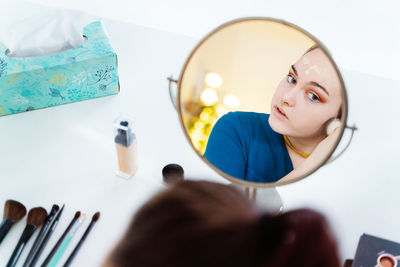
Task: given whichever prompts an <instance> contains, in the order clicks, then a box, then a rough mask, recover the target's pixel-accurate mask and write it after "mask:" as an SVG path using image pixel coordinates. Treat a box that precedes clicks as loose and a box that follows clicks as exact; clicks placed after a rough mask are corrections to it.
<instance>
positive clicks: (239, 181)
mask: <svg viewBox="0 0 400 267" xmlns="http://www.w3.org/2000/svg"><path fill="white" fill-rule="evenodd" d="M260 20H261V21H268V22H275V23H280V24H282V25H285V26H288V27H291V28H293V29H295V30H297V31H299V32H301V33H303V34H305V35H307V36H308V37H309V38H310V39H311V40H313V41H314V42H315V43H316V45H318V46H319V47H320V48H321V49H322V50H323V51H324V53H325V54H326V55H327V56H328V58H329V60H330V61H331V63H332V65H333V67H334V68H335V70H336V72H337V74H338V76H339V80H340V84H341V86H342V96H343V103H342V119H341V122H342V125H341V126H340V128H339V131H340V134H339V138H338V139H337V140H336V142H335V144H334V146H333V147H332V148H331V149H330V151H329V152H328V153H327V154H326V156H325V158H323V159H322V161H320V165H316V167H315V168H312V169H310V171H308V172H306V173H305V174H304V175H299V177H296V178H293V179H291V180H289V181H284V182H279V181H277V182H275V183H255V182H248V181H245V180H242V179H239V178H236V177H234V176H231V175H229V174H228V173H225V172H223V171H221V170H220V169H218V168H217V167H216V166H214V164H212V163H211V162H209V161H208V160H207V159H206V158H205V157H204V156H203V155H201V154H200V153H199V151H198V150H197V149H196V148H195V147H194V145H193V143H192V140H191V138H190V136H189V133H188V131H187V129H186V128H185V125H184V122H183V117H182V112H181V110H182V106H181V100H180V99H181V89H182V88H181V85H182V78H183V76H184V75H185V72H186V69H187V66H188V64H189V62H190V60H191V59H192V57H193V55H194V54H195V53H196V52H197V51H198V50H199V48H200V47H201V46H202V45H203V43H205V42H206V41H207V40H208V39H210V38H211V37H212V36H213V35H214V34H216V33H218V32H219V31H221V30H222V29H225V28H227V27H229V26H232V25H234V24H237V23H241V22H246V21H260ZM176 103H177V112H178V116H179V122H180V125H181V128H182V130H183V132H184V134H185V137H186V139H187V141H188V142H189V144H190V146H191V147H192V149H193V150H194V151H195V153H196V154H197V155H198V156H199V157H200V158H201V159H202V160H203V161H204V162H205V163H206V164H207V165H208V166H210V167H211V168H212V169H213V170H214V171H216V172H217V173H218V174H219V175H221V176H222V177H224V178H225V179H227V180H228V181H230V182H232V183H235V184H239V185H242V186H246V187H253V188H271V187H276V186H281V185H287V184H291V183H294V182H298V181H300V180H302V179H304V178H306V177H308V176H309V175H311V174H312V173H314V172H315V171H317V170H318V169H319V168H320V167H323V166H324V165H325V164H326V163H327V161H328V160H329V159H330V158H331V156H332V154H333V152H334V151H335V150H336V148H337V147H338V144H339V143H340V141H341V140H342V137H343V132H344V130H345V128H346V123H347V114H348V100H347V91H346V87H345V84H344V81H343V77H342V74H341V72H340V71H339V68H338V66H337V65H336V62H335V61H334V60H333V58H332V56H331V54H330V53H329V51H328V49H327V48H326V47H325V46H324V45H323V44H322V43H321V42H320V41H319V40H318V39H317V38H316V37H314V36H313V35H312V34H311V33H309V32H307V31H306V30H304V29H302V28H300V27H299V26H297V25H294V24H292V23H289V22H287V21H284V20H281V19H274V18H270V17H245V18H239V19H235V20H231V21H228V22H226V23H224V24H222V25H220V26H218V27H217V28H215V29H214V30H212V31H211V32H209V33H208V34H207V35H206V36H205V37H203V38H202V39H201V40H200V41H199V42H198V43H197V45H196V46H195V48H194V49H193V50H192V52H191V53H190V54H189V56H188V57H187V58H186V60H185V63H184V65H183V67H182V70H181V73H180V75H179V79H178V82H177V94H176ZM284 177H286V176H284ZM284 177H282V178H284ZM282 178H281V179H282Z"/></svg>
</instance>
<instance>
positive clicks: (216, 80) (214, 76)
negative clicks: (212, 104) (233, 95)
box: [204, 72, 223, 88]
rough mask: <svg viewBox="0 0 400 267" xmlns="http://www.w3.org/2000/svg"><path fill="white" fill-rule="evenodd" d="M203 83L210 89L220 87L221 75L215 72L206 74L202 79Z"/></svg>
mask: <svg viewBox="0 0 400 267" xmlns="http://www.w3.org/2000/svg"><path fill="white" fill-rule="evenodd" d="M204 81H205V83H206V85H207V86H209V87H212V88H218V87H221V85H222V83H223V80H222V77H221V75H219V74H218V73H216V72H209V73H207V75H206V77H205V78H204Z"/></svg>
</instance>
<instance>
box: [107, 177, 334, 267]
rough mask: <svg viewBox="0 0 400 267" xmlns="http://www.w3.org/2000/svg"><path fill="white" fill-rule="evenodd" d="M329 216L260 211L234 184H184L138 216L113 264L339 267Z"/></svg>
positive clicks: (125, 266) (147, 266)
mask: <svg viewBox="0 0 400 267" xmlns="http://www.w3.org/2000/svg"><path fill="white" fill-rule="evenodd" d="M327 229H328V228H327V226H326V221H325V220H324V218H323V217H322V216H321V215H320V214H318V213H316V212H314V211H310V210H298V211H293V212H289V213H285V214H283V215H279V216H271V215H268V214H263V213H260V212H259V211H258V210H257V209H256V208H255V206H254V205H253V203H251V202H250V201H249V199H248V198H246V197H245V196H244V195H242V193H240V192H239V191H237V190H236V189H234V188H232V187H230V186H227V185H222V184H217V183H212V182H206V181H197V182H195V181H182V182H178V183H177V184H175V185H173V186H172V187H171V188H169V189H167V190H166V191H164V192H162V193H160V194H158V195H156V196H155V197H154V198H153V199H151V200H150V201H149V202H148V203H146V204H145V205H144V206H143V207H142V208H141V209H140V210H139V211H138V212H137V214H136V215H135V216H134V218H133V220H132V222H131V224H130V226H129V228H128V230H127V232H126V233H125V235H124V237H123V238H122V240H121V241H120V242H119V244H118V245H117V246H116V248H115V249H114V250H113V252H112V253H111V255H110V257H109V263H110V264H111V265H112V266H116V267H128V266H129V267H131V266H135V267H141V266H143V267H158V266H162V267H164V266H165V267H169V266H171V267H172V266H173V267H186V266H199V267H200V266H211V267H213V266H233V267H235V266H260V267H263V266H277V267H278V266H285V267H286V266H287V267H289V266H308V267H317V266H325V267H338V266H339V264H338V262H339V261H338V254H337V251H336V245H335V242H334V241H333V239H332V238H331V236H330V234H329V231H327Z"/></svg>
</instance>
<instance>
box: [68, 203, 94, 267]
mask: <svg viewBox="0 0 400 267" xmlns="http://www.w3.org/2000/svg"><path fill="white" fill-rule="evenodd" d="M99 218H100V212H99V211H98V212H96V213H95V214H94V215H93V217H92V221H91V222H90V224H89V226H88V228H86V231H85V233H84V234H83V236H82V237H81V240H79V243H78V244H77V245H76V247H75V248H74V250H73V251H72V253H71V255H70V256H69V257H68V259H67V261H66V262H65V263H64V265H63V266H64V267H68V266H69V265H70V264H71V262H72V260H73V259H74V258H75V256H76V254H78V251H79V249H80V248H81V246H82V245H83V242H85V240H86V238H87V236H88V235H89V233H90V231H91V230H92V228H93V226H94V225H95V223H96V222H97V220H98V219H99Z"/></svg>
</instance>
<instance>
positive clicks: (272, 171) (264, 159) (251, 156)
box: [204, 111, 293, 183]
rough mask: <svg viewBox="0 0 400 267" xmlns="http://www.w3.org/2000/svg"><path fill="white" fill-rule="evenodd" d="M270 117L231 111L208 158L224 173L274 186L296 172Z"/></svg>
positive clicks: (214, 137) (215, 135)
mask: <svg viewBox="0 0 400 267" xmlns="http://www.w3.org/2000/svg"><path fill="white" fill-rule="evenodd" d="M268 118H269V114H264V113H255V112H239V111H237V112H229V113H228V114H226V115H224V116H222V117H221V118H220V119H219V120H218V121H217V123H216V124H215V126H214V128H213V129H212V132H211V135H210V137H209V139H208V143H207V148H206V152H205V153H204V156H205V157H206V158H207V159H208V161H210V162H211V163H212V164H214V165H215V166H216V167H217V168H218V169H220V170H221V171H223V172H225V173H227V174H229V175H231V176H233V177H236V178H239V179H243V180H246V181H249V182H259V183H272V182H276V181H278V180H279V179H280V178H282V177H283V176H285V175H286V174H288V173H289V172H291V171H292V170H293V165H292V161H291V160H290V157H289V154H288V151H287V149H286V145H285V141H284V140H283V136H282V135H280V134H278V133H276V132H274V131H273V130H272V128H271V126H270V125H269V122H268Z"/></svg>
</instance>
